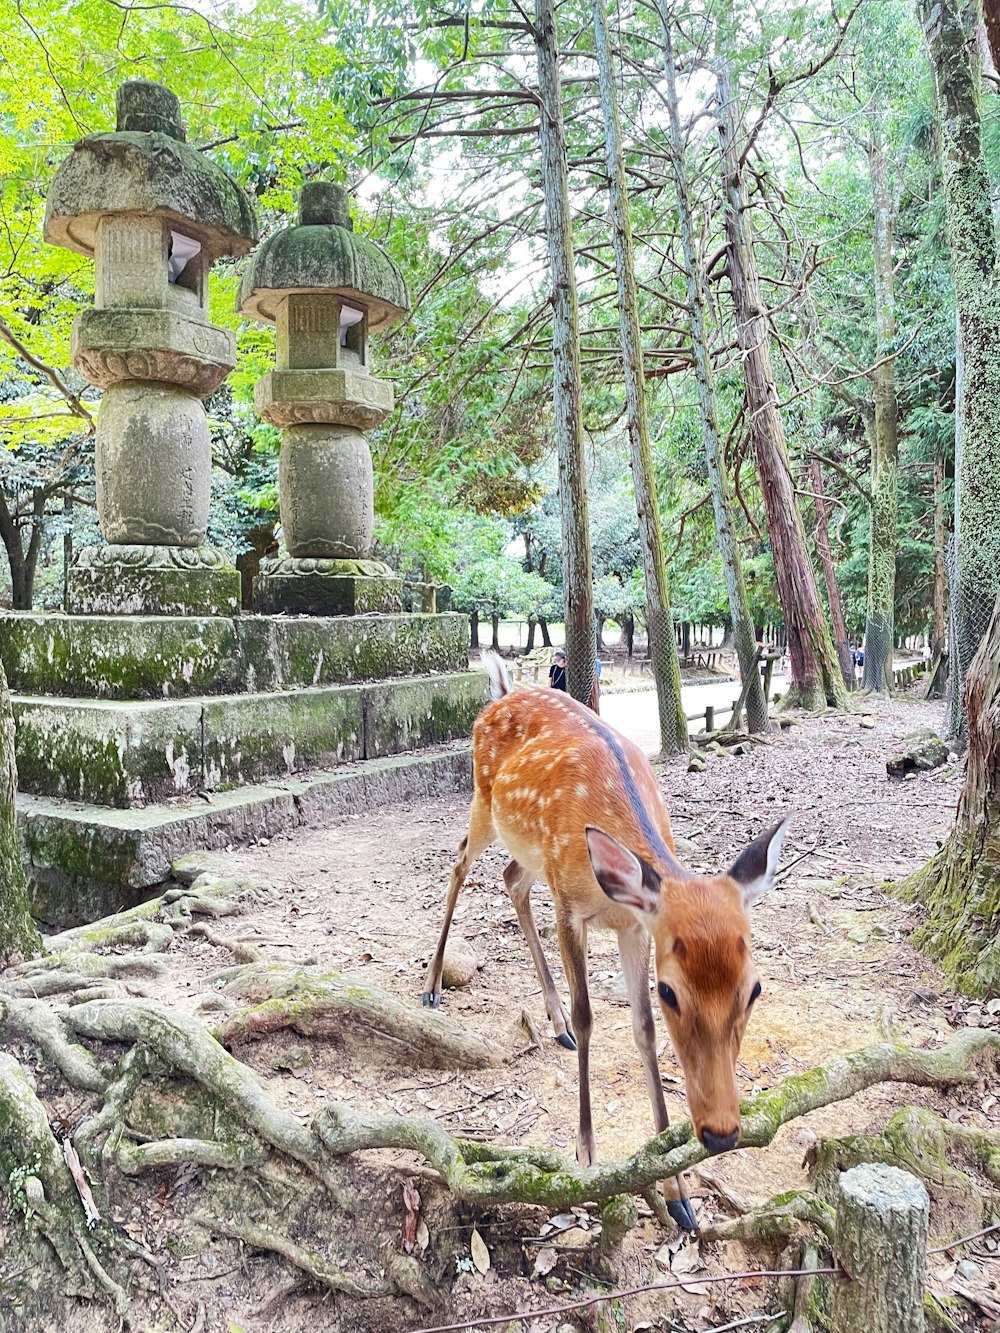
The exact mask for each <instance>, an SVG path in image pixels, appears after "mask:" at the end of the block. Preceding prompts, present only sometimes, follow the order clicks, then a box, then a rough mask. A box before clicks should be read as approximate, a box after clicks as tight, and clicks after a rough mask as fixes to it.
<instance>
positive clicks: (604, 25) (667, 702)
mask: <svg viewBox="0 0 1000 1333" xmlns="http://www.w3.org/2000/svg"><path fill="white" fill-rule="evenodd" d="M593 14H594V51H595V55H596V57H597V75H598V82H599V84H600V91H601V111H602V114H603V118H604V142H605V149H606V154H607V164H608V195H609V201H610V212H611V227H612V238H613V242H614V251H615V276H616V278H617V283H618V319H619V327H620V337H621V349H622V374H623V377H624V381H625V407H626V415H627V418H628V440H629V466H630V467H631V469H632V484H633V489H634V491H635V507H636V513H637V515H638V518H639V544H640V547H641V550H642V572H643V577H644V580H645V585H646V635H647V643H648V651H649V655H650V657H651V659H652V662H653V676H654V678H655V680H656V700H657V708H658V712H659V721H660V750H661V753H663V754H677V753H678V752H679V751H681V750H686V749H687V738H688V732H687V718H686V717H685V715H684V707H683V704H682V703H681V675H680V667H679V664H678V661H677V652H676V650H675V648H674V621H673V614H672V613H671V609H670V588H669V585H668V582H667V566H666V561H665V559H664V552H663V531H662V528H661V526H660V507H659V499H658V496H657V488H656V473H655V471H654V469H653V452H652V449H651V447H650V443H649V412H648V410H647V405H646V377H645V374H644V371H643V357H642V333H641V329H640V324H639V297H638V291H637V288H636V281H635V257H634V254H633V249H632V217H631V212H630V210H629V201H628V193H627V190H626V185H625V156H624V150H623V148H622V130H621V120H620V116H619V110H618V94H617V89H616V87H615V77H614V68H613V62H612V56H611V47H610V43H609V41H608V22H607V15H606V14H605V0H594V3H593ZM629 656H631V648H630V650H629Z"/></svg>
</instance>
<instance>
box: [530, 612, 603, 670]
mask: <svg viewBox="0 0 1000 1333" xmlns="http://www.w3.org/2000/svg"><path fill="white" fill-rule="evenodd" d="M538 632H539V634H541V636H542V647H543V648H551V647H552V636H551V635H550V634H549V622H548V621H547V620H546V619H545V617H544V616H539V617H538ZM594 670H595V671H596V670H597V667H596V666H595V667H594Z"/></svg>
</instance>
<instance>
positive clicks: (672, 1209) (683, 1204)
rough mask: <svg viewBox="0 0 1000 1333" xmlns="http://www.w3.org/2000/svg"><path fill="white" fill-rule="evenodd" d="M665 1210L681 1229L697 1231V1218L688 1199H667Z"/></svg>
mask: <svg viewBox="0 0 1000 1333" xmlns="http://www.w3.org/2000/svg"><path fill="white" fill-rule="evenodd" d="M667 1212H668V1213H669V1214H670V1216H671V1217H672V1218H673V1219H674V1221H675V1222H676V1223H677V1225H678V1226H679V1227H680V1229H681V1230H682V1231H697V1230H698V1219H697V1218H696V1217H695V1215H694V1209H693V1208H692V1206H691V1200H690V1199H668V1200H667Z"/></svg>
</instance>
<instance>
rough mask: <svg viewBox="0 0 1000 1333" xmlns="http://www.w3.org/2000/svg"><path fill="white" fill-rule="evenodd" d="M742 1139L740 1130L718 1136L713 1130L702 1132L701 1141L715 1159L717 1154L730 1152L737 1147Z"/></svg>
mask: <svg viewBox="0 0 1000 1333" xmlns="http://www.w3.org/2000/svg"><path fill="white" fill-rule="evenodd" d="M739 1137H740V1131H739V1130H738V1129H734V1130H731V1131H730V1133H728V1134H716V1133H714V1131H713V1130H711V1129H703V1130H702V1131H701V1141H702V1143H703V1144H704V1145H705V1147H706V1148H707V1149H708V1151H709V1152H710V1153H711V1154H712V1156H713V1157H714V1156H715V1154H716V1153H720V1152H729V1151H730V1149H732V1148H735V1147H736V1143H737V1140H738V1139H739Z"/></svg>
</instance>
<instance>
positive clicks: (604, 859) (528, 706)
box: [423, 654, 788, 1229]
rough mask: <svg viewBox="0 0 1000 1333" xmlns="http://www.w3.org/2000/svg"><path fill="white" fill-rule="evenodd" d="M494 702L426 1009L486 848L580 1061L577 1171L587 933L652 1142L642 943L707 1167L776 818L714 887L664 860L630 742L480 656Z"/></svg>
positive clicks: (559, 1024)
mask: <svg viewBox="0 0 1000 1333" xmlns="http://www.w3.org/2000/svg"><path fill="white" fill-rule="evenodd" d="M483 661H484V665H485V666H486V669H487V672H488V673H489V676H490V694H491V696H492V702H491V703H488V704H487V705H486V707H485V708H484V709H483V710H482V712H481V713H480V714H479V717H478V718H477V719H476V724H475V727H474V728H473V733H472V737H473V739H472V753H473V764H474V770H475V794H474V796H473V798H472V809H471V811H470V814H469V831H468V833H467V834H466V836H465V837H464V838H463V839H462V842H461V844H460V845H459V849H458V859H457V860H456V862H455V866H454V869H453V870H452V874H451V882H450V884H449V886H448V898H447V905H446V910H445V919H444V926H443V927H442V930H441V937H440V939H439V940H438V945H437V949H436V951H435V953H434V958H433V960H432V962H431V965H430V968H429V969H428V972H427V981H426V984H425V988H424V997H423V999H424V1004H425V1005H430V1006H434V1007H436V1006H437V1005H439V1004H440V1003H441V975H442V968H443V964H444V952H445V944H446V942H447V939H448V931H449V929H450V927H451V921H452V916H453V915H454V911H455V904H456V902H457V901H458V895H459V892H460V890H461V888H462V885H463V884H464V883H465V879H466V876H467V875H468V872H469V868H470V866H471V865H472V862H473V861H475V860H476V858H477V857H478V856H480V854H481V853H482V852H483V851H484V850H485V849H486V848H487V847H489V846H490V845H491V844H492V843H493V842H495V841H496V840H497V839H499V840H500V842H502V843H503V845H504V847H506V849H507V850H508V851H509V852H510V854H511V858H512V859H511V861H510V862H509V863H508V865H507V867H506V869H505V870H504V872H503V878H504V884H505V885H506V888H507V893H508V894H509V896H510V900H511V902H512V903H513V906H514V911H515V912H516V913H517V919H518V921H519V923H520V926H521V930H522V931H523V933H524V937H525V939H526V941H527V944H528V948H529V950H530V951H531V957H532V960H533V961H534V964H535V970H536V971H537V973H538V980H539V982H540V983H541V987H542V993H543V994H544V996H545V1006H546V1009H547V1010H548V1014H549V1018H550V1019H551V1021H552V1025H553V1028H554V1029H555V1033H556V1038H557V1040H558V1041H559V1042H560V1044H561V1045H563V1046H565V1047H567V1048H568V1049H570V1050H574V1049H575V1050H576V1052H577V1058H578V1061H579V1082H580V1115H579V1129H578V1134H577V1159H578V1161H579V1162H580V1164H581V1165H582V1166H589V1165H590V1164H591V1163H592V1162H593V1161H594V1158H595V1155H596V1145H595V1140H594V1129H593V1121H592V1117H591V1107H590V1035H591V1030H592V1027H593V1018H592V1014H591V1008H590V998H589V995H588V993H587V933H588V931H589V929H590V927H591V926H594V927H599V928H605V929H610V930H613V931H615V932H616V933H617V935H618V949H619V953H620V955H621V963H622V970H623V972H624V975H625V982H626V986H627V989H628V996H629V1003H630V1005H631V1008H632V1032H633V1036H634V1038H635V1044H636V1046H637V1047H638V1050H639V1056H640V1058H641V1060H642V1066H643V1070H644V1072H645V1076H646V1086H647V1089H648V1092H649V1099H650V1103H651V1105H652V1109H653V1122H654V1124H655V1126H656V1132H657V1133H660V1131H661V1130H663V1129H665V1128H666V1127H667V1123H668V1121H667V1110H666V1106H665V1104H664V1100H663V1086H662V1083H661V1081H660V1071H659V1068H658V1066H657V1060H656V1038H655V1028H654V1024H653V1010H652V1006H651V1003H650V996H649V956H650V940H651V939H652V941H653V942H654V944H655V971H656V986H657V994H658V997H659V1001H660V1008H661V1010H662V1012H663V1017H664V1019H665V1020H666V1024H667V1028H668V1030H669V1032H670V1037H671V1040H672V1041H673V1045H674V1049H675V1051H676V1053H677V1056H678V1059H679V1060H680V1063H681V1066H682V1068H683V1070H684V1076H685V1088H686V1092H687V1101H688V1106H689V1108H690V1111H691V1118H692V1120H693V1122H694V1127H695V1132H696V1134H697V1136H698V1139H699V1140H700V1141H701V1143H702V1144H703V1145H704V1146H705V1147H706V1148H707V1149H708V1151H709V1152H710V1153H720V1152H727V1151H728V1150H729V1149H731V1148H733V1147H735V1146H736V1144H737V1142H738V1141H739V1137H740V1130H741V1126H740V1104H739V1096H738V1093H737V1087H736V1057H737V1054H738V1052H739V1049H740V1043H741V1042H742V1040H743V1033H744V1030H745V1028H746V1024H747V1019H748V1018H749V1015H750V1010H751V1009H752V1008H753V1005H754V1001H755V1000H756V999H757V998H758V996H759V995H760V982H759V980H758V978H757V973H756V970H755V968H754V965H753V959H752V958H751V954H750V924H749V922H748V920H747V912H748V910H749V908H750V907H751V906H752V905H753V904H754V903H756V902H757V901H758V899H760V898H761V897H762V896H763V895H764V894H765V893H766V892H767V891H768V889H769V888H770V887H771V885H772V883H773V881H774V872H775V869H776V868H777V864H778V857H779V855H780V853H781V845H782V842H783V841H784V836H785V829H786V826H787V823H788V819H787V818H786V819H785V820H783V821H782V822H781V823H780V824H778V825H776V827H774V828H772V829H770V830H769V831H768V832H766V833H763V834H761V836H760V837H758V838H756V839H755V840H754V841H753V842H751V843H750V844H749V846H747V847H746V848H745V849H744V851H743V852H742V853H741V855H740V856H739V857H738V858H737V860H736V861H735V862H734V863H733V865H731V866H730V867H729V869H728V871H726V872H725V873H724V874H720V875H695V874H692V873H691V872H690V871H687V870H685V869H684V868H683V866H681V865H680V863H679V862H678V861H677V859H676V858H675V856H674V842H673V837H672V834H671V831H670V817H669V815H668V814H667V809H666V805H665V804H664V801H663V797H662V796H661V794H660V790H659V788H658V786H657V783H656V778H655V777H654V775H653V770H652V768H651V767H650V764H649V761H648V760H647V759H646V756H645V755H644V754H643V753H642V751H641V750H640V749H639V748H638V747H637V746H636V745H633V744H632V742H631V741H629V740H627V739H626V738H625V737H624V736H622V735H620V733H618V732H617V731H615V730H614V728H612V727H610V726H608V725H607V723H605V722H603V721H602V720H601V719H600V718H599V717H598V716H597V715H596V714H595V713H593V712H592V711H591V710H590V709H588V708H585V707H584V706H583V705H582V704H579V703H577V702H576V701H575V700H574V699H571V698H569V697H568V696H567V695H566V694H564V693H562V691H557V690H548V689H539V688H535V687H528V688H525V689H518V690H515V691H513V692H512V691H511V687H510V682H509V680H508V677H507V672H506V669H505V667H504V665H503V662H502V661H501V660H500V658H498V657H496V656H494V655H487V654H484V655H483ZM536 879H541V880H544V881H545V882H546V883H547V884H548V886H549V889H550V891H551V893H552V899H553V903H554V906H555V916H556V933H557V937H558V941H559V950H560V953H561V955H562V961H563V967H564V969H565V972H566V979H567V981H568V983H569V992H570V1016H569V1017H567V1014H566V1011H565V1009H564V1008H563V1005H562V1002H561V1000H560V999H559V995H558V993H557V992H556V988H555V984H554V982H553V980H552V974H551V973H550V972H549V969H548V965H547V964H546V961H545V956H544V954H543V953H542V946H541V942H540V940H539V938H538V931H537V929H536V928H535V922H534V918H533V916H532V913H531V904H530V894H531V886H532V883H533V882H534V881H535V880H536ZM665 1192H666V1194H667V1208H668V1210H669V1211H670V1214H671V1216H672V1217H673V1218H674V1220H675V1221H676V1222H677V1223H678V1224H679V1225H681V1226H682V1227H686V1228H688V1229H695V1228H696V1226H697V1223H696V1221H695V1217H694V1213H693V1210H692V1209H691V1206H690V1204H689V1203H688V1201H687V1199H686V1198H685V1197H684V1195H683V1191H682V1189H681V1187H680V1186H679V1185H678V1184H677V1183H676V1182H665Z"/></svg>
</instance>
